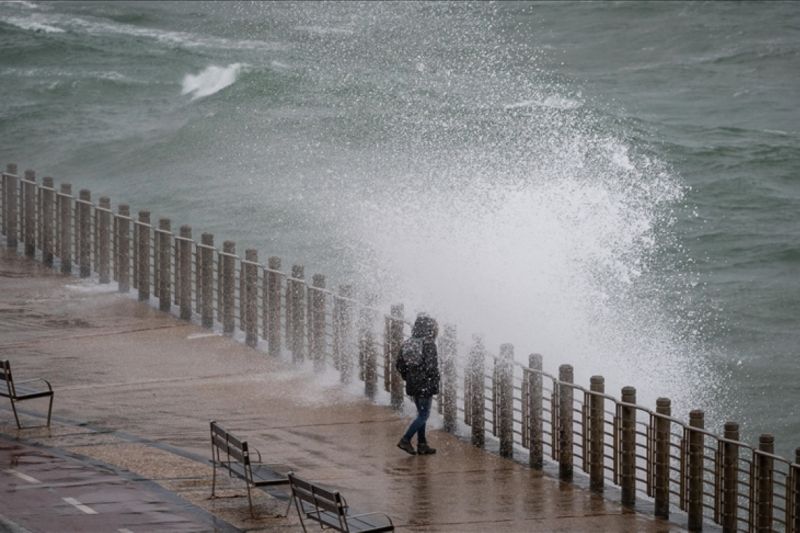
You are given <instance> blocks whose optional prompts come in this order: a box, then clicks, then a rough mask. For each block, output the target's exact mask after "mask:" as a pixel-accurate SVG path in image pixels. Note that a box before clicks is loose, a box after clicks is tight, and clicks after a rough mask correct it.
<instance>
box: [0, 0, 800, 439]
mask: <svg viewBox="0 0 800 533" xmlns="http://www.w3.org/2000/svg"><path fill="white" fill-rule="evenodd" d="M799 73H800V6H798V4H795V3H790V2H785V3H768V2H761V3H717V2H710V3H700V2H692V3H673V2H641V3H628V2H613V3H599V2H590V3H566V2H553V3H536V4H529V3H497V4H488V3H476V4H466V3H454V4H449V3H431V4H420V3H407V2H402V3H365V4H361V3H322V4H316V3H305V2H304V3H231V2H225V3H189V2H179V3H140V2H131V3H125V2H116V3H110V4H103V3H94V2H86V3H80V2H78V3H73V2H63V3H38V2H35V3H34V2H13V3H0V83H1V84H2V85H1V86H0V95H1V96H0V139H2V141H0V160H2V162H4V163H5V162H12V161H13V162H17V163H19V165H20V167H21V168H29V167H32V168H35V169H37V170H38V172H39V175H40V176H41V175H53V176H54V177H55V178H56V180H57V181H62V180H68V181H71V182H72V183H73V184H74V185H75V186H77V187H87V188H90V189H91V190H92V191H93V192H94V193H95V194H108V195H109V196H111V198H112V201H113V202H123V201H126V202H129V203H131V205H132V207H133V208H134V209H136V208H139V207H141V208H145V207H147V208H150V209H152V210H153V212H154V214H155V215H156V216H170V217H172V218H173V220H175V221H180V222H181V223H184V222H185V223H190V224H192V225H193V226H194V228H195V231H196V232H198V233H199V232H200V231H211V232H213V233H215V234H216V235H217V238H218V239H221V238H232V239H235V240H236V241H237V245H238V246H239V249H244V248H245V247H250V246H252V247H255V248H258V249H259V250H260V251H261V253H262V257H265V256H266V255H267V254H269V255H280V256H282V257H283V258H284V261H285V262H293V261H298V262H302V263H305V264H306V265H307V268H308V269H309V270H310V271H319V272H324V273H329V274H330V275H331V277H332V278H333V279H332V281H345V280H350V279H354V280H355V281H357V282H358V283H359V284H360V285H361V286H362V287H365V288H366V289H367V290H373V291H376V292H379V293H380V295H381V297H382V299H384V300H385V301H387V302H388V301H398V300H400V301H404V302H406V303H407V304H408V306H409V309H410V310H413V309H423V308H424V309H427V310H429V311H430V312H433V313H435V314H437V315H438V316H440V317H442V318H443V320H445V321H450V322H454V323H456V324H459V326H460V327H461V330H460V331H461V332H462V338H463V340H464V342H465V343H466V342H468V341H469V335H470V334H471V333H478V332H482V333H485V334H486V335H487V340H488V341H489V343H490V345H492V343H494V344H497V343H499V342H504V341H512V342H514V343H515V345H516V347H517V353H518V355H519V356H520V357H524V356H525V354H527V353H528V352H530V351H540V352H542V353H544V354H545V358H546V363H547V364H548V366H549V367H550V368H555V365H556V364H558V363H561V362H572V363H574V364H575V365H576V367H577V370H578V372H577V374H578V377H579V378H580V379H583V380H587V379H588V376H589V375H591V374H595V373H600V374H603V375H605V376H606V377H607V379H608V381H609V389H611V390H612V391H613V390H614V389H615V388H618V387H619V386H621V385H623V384H633V385H636V386H637V387H638V388H639V394H640V398H642V399H643V401H645V402H650V403H652V401H653V399H654V398H655V397H657V396H662V395H666V396H670V397H672V398H673V400H674V402H675V403H676V412H677V413H678V414H679V415H681V416H686V412H687V411H688V409H689V408H693V407H702V408H705V409H707V410H708V411H709V416H710V417H711V423H710V424H709V426H711V427H712V428H713V429H716V428H719V427H720V425H721V423H722V422H723V421H724V420H726V419H734V420H738V421H740V422H741V423H742V425H743V427H744V428H745V431H746V435H747V437H748V438H749V439H754V438H755V436H756V435H757V434H759V433H761V432H767V431H770V432H774V433H775V434H776V437H777V442H778V448H779V449H780V450H781V451H782V452H783V453H788V451H789V450H790V449H793V448H794V447H795V446H797V445H800V422H798V417H797V413H798V411H797V409H796V407H795V402H796V400H797V398H798V391H800V385H798V377H800V370H799V369H798V365H797V358H798V355H799V354H798V352H799V350H798V346H800V333H798V330H799V328H798V317H799V316H800V281H798V280H799V279H800V278H799V277H798V274H800V223H799V222H798V217H797V215H796V213H797V212H798V207H800V178H799V177H798V175H799V174H800V130H798V123H800V120H799V119H800V111H798V94H800V74H799Z"/></svg>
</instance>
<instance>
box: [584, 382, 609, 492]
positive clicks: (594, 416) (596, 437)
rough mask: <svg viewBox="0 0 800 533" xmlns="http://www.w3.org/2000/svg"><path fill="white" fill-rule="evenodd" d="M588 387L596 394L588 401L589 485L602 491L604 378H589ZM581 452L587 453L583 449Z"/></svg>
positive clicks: (585, 429) (586, 429)
mask: <svg viewBox="0 0 800 533" xmlns="http://www.w3.org/2000/svg"><path fill="white" fill-rule="evenodd" d="M589 389H590V390H591V391H592V392H595V393H597V394H592V395H590V401H589V427H588V428H583V431H589V443H590V444H589V448H590V449H589V487H590V488H591V489H592V490H594V491H597V492H603V488H604V487H603V485H604V483H605V481H604V461H605V457H604V453H603V452H604V451H605V431H604V430H605V417H606V415H605V409H604V408H605V398H604V397H603V396H601V394H605V392H606V380H605V378H604V377H603V376H592V377H591V378H589ZM583 453H587V451H586V450H584V452H583Z"/></svg>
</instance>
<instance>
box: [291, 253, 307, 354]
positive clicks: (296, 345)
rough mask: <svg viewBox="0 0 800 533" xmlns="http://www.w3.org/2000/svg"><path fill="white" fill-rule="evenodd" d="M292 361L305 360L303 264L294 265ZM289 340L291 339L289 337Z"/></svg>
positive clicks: (304, 286)
mask: <svg viewBox="0 0 800 533" xmlns="http://www.w3.org/2000/svg"><path fill="white" fill-rule="evenodd" d="M292 278H294V279H293V281H292V285H291V287H292V291H291V293H292V295H291V296H292V305H291V309H290V311H291V315H292V330H291V333H292V336H291V343H292V345H291V348H292V361H293V362H295V363H297V362H302V361H304V360H305V350H304V348H305V347H304V345H303V336H304V335H305V331H306V306H305V288H306V284H305V281H304V280H305V267H303V265H292ZM287 340H289V339H287Z"/></svg>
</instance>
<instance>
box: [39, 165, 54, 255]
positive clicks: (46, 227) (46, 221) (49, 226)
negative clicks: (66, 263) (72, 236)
mask: <svg viewBox="0 0 800 533" xmlns="http://www.w3.org/2000/svg"><path fill="white" fill-rule="evenodd" d="M43 181H44V188H43V189H42V260H43V261H44V264H45V265H47V266H49V267H52V266H53V256H54V248H53V228H54V224H53V222H54V220H53V214H54V213H53V204H54V202H53V200H54V193H55V191H54V190H53V178H51V177H49V176H47V177H45V178H44V180H43Z"/></svg>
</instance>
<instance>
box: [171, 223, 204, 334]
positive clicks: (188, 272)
mask: <svg viewBox="0 0 800 533" xmlns="http://www.w3.org/2000/svg"><path fill="white" fill-rule="evenodd" d="M180 236H181V238H180V240H178V241H177V242H176V244H177V246H178V250H179V252H180V258H181V259H180V262H179V264H178V266H177V268H179V269H180V274H181V275H180V276H179V279H178V281H179V283H180V284H179V285H178V286H177V287H176V288H175V290H176V291H177V293H178V295H179V296H180V297H179V298H178V299H179V300H180V302H179V304H180V317H181V318H182V319H183V320H189V319H190V318H192V227H191V226H185V225H184V226H181V229H180ZM197 276H198V277H199V276H200V273H199V272H198V273H197ZM197 297H198V298H199V297H200V295H199V294H198V295H197Z"/></svg>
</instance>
